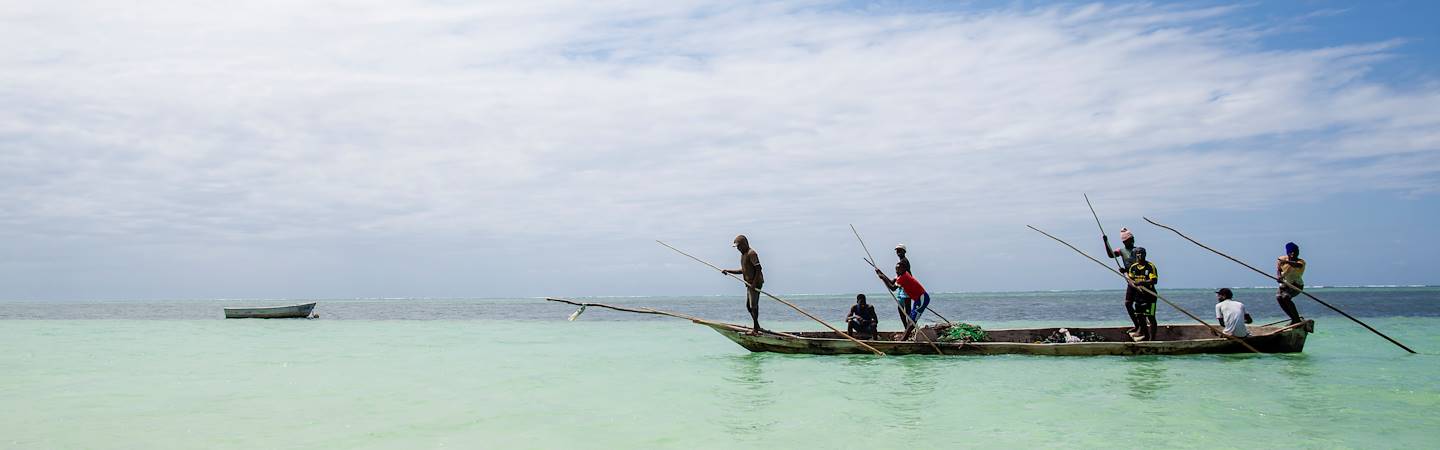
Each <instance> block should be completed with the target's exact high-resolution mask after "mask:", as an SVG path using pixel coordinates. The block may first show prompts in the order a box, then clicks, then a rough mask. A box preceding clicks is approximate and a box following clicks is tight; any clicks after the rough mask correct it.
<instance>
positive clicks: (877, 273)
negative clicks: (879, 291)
mask: <svg viewBox="0 0 1440 450" xmlns="http://www.w3.org/2000/svg"><path fill="white" fill-rule="evenodd" d="M875 276H878V277H880V281H884V282H885V287H886V288H887V289H890V290H892V291H893V290H895V281H894V280H891V279H890V277H887V276H885V272H882V271H880V269H875Z"/></svg>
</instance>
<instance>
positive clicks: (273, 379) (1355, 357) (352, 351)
mask: <svg viewBox="0 0 1440 450" xmlns="http://www.w3.org/2000/svg"><path fill="white" fill-rule="evenodd" d="M1377 291H1378V292H1379V293H1377ZM1401 291H1404V290H1389V291H1386V290H1362V292H1360V293H1357V294H1353V295H1347V294H1345V293H1343V292H1340V291H1335V292H1330V293H1328V294H1327V295H1326V296H1323V297H1325V298H1327V300H1330V301H1331V302H1332V303H1336V304H1337V305H1344V306H1346V307H1349V308H1347V309H1353V310H1356V311H1365V312H1369V313H1374V312H1375V311H1388V309H1385V308H1389V307H1384V308H1381V307H1378V306H1376V305H1389V304H1399V305H1401V306H1406V305H1408V308H1400V309H1402V310H1408V311H1412V312H1414V314H1411V315H1408V316H1398V315H1384V314H1380V315H1373V314H1372V315H1369V316H1364V317H1363V319H1364V320H1366V321H1367V322H1369V323H1371V324H1372V325H1374V326H1376V327H1377V328H1379V329H1381V330H1383V331H1386V332H1387V333H1389V334H1391V335H1392V336H1393V337H1395V338H1397V339H1399V340H1401V341H1402V342H1405V343H1406V344H1408V345H1410V346H1411V347H1412V348H1415V349H1416V350H1418V351H1420V352H1421V354H1418V355H1410V354H1406V353H1404V352H1403V351H1401V350H1399V349H1398V348H1396V347H1394V346H1392V345H1390V344H1389V343H1388V342H1385V341H1384V340H1382V339H1380V338H1378V337H1375V336H1373V335H1371V334H1369V332H1367V331H1365V330H1364V329H1362V328H1360V327H1359V326H1358V325H1354V324H1353V323H1350V322H1349V321H1346V320H1344V319H1343V318H1340V317H1338V316H1333V315H1325V314H1320V312H1319V311H1317V310H1316V308H1317V306H1315V305H1313V304H1309V305H1306V304H1302V308H1304V310H1305V311H1306V312H1307V314H1310V315H1311V316H1312V317H1315V318H1316V319H1317V320H1318V322H1319V323H1318V325H1317V330H1316V333H1315V334H1313V335H1311V336H1310V338H1309V341H1308V342H1307V344H1306V349H1305V352H1304V353H1302V354H1294V355H1224V356H1217V355H1201V356H1181V357H1075V358H1065V357H1033V356H991V357H934V356H906V357H884V358H879V357H872V356H858V355H857V356H808V355H776V354H752V353H748V352H746V351H745V350H744V349H742V348H740V347H739V346H737V345H735V344H733V343H731V342H729V341H728V340H726V339H724V338H723V337H721V336H720V335H718V334H716V333H714V332H713V331H711V330H709V329H708V328H705V327H701V326H697V325H692V324H689V323H688V322H685V321H680V320H673V319H661V318H646V317H639V316H632V315H623V314H621V313H613V312H608V311H601V310H596V309H593V308H592V309H590V310H588V311H587V312H586V313H585V315H584V316H583V317H582V318H581V319H580V320H578V321H576V322H566V321H565V320H564V317H565V316H566V315H568V314H569V313H570V312H571V311H573V309H572V308H568V307H563V306H560V305H554V304H549V303H546V302H543V301H538V300H534V299H530V300H525V299H514V300H433V301H414V300H375V301H355V302H356V305H364V306H355V305H350V306H348V307H347V306H345V302H343V301H327V302H322V303H321V306H320V308H319V311H321V313H322V315H323V317H325V318H323V319H320V320H270V321H262V320H219V319H215V318H189V317H188V316H185V317H186V318H183V319H167V320H147V319H141V318H139V317H146V315H145V314H142V312H141V311H135V310H136V309H139V310H142V311H149V312H153V311H155V310H157V308H158V309H159V310H167V309H173V310H176V311H190V309H189V308H194V311H200V310H202V309H203V310H206V311H208V312H207V313H206V314H208V315H212V316H218V314H216V312H215V311H214V310H213V307H214V306H215V305H217V304H219V303H225V302H214V301H175V302H168V303H166V302H71V303H69V304H68V308H70V309H65V308H61V310H62V311H65V312H63V313H62V312H56V311H55V310H53V309H52V310H50V311H49V312H41V311H35V310H34V308H37V306H36V304H32V303H19V302H11V303H0V311H4V314H5V315H4V316H0V317H7V318H10V319H15V318H20V317H25V318H33V319H34V320H0V404H3V405H5V408H3V409H0V447H4V448H197V447H203V448H445V447H450V448H455V447H459V448H636V447H642V448H657V447H658V448H761V447H764V448H797V447H804V448H817V447H829V448H894V447H900V446H905V447H911V446H915V447H919V448H954V447H975V446H981V445H984V446H1005V447H1021V446H1023V447H1036V446H1043V447H1086V448H1093V447H1101V446H1106V447H1125V448H1129V447H1142V446H1144V447H1159V446H1166V447H1235V446H1237V444H1238V443H1243V445H1244V446H1245V447H1284V448H1290V447H1325V448H1334V447H1365V448H1375V447H1382V448H1425V447H1433V446H1434V445H1435V444H1434V443H1435V442H1440V440H1437V437H1440V436H1437V433H1440V432H1437V431H1436V430H1440V317H1437V314H1436V312H1437V311H1440V298H1437V297H1436V295H1435V291H1434V290H1433V289H1418V290H1409V291H1404V292H1401ZM1257 292H1259V291H1257ZM1052 294H1053V293H1031V294H1030V295H1029V296H1027V295H1023V294H1013V295H1012V294H1005V295H1006V297H1003V298H1000V299H980V298H976V299H971V300H970V302H969V303H966V304H963V307H962V305H956V304H952V305H949V306H952V307H954V308H951V309H950V310H949V311H948V312H947V313H945V314H946V315H947V316H951V319H955V320H962V319H961V318H962V317H963V318H964V319H963V320H967V321H974V322H977V323H980V324H981V325H983V326H985V327H987V328H1007V327H1023V326H1051V325H1057V324H1059V325H1064V326H1085V325H1106V324H1117V323H1118V322H1114V321H1104V320H1094V319H1091V318H1087V317H1083V316H1084V315H1083V314H1077V313H1075V312H1074V311H1069V312H1067V310H1066V308H1064V307H1060V308H1057V309H1058V310H1059V311H1060V312H1058V313H1054V314H1055V316H1053V317H1037V318H1034V319H1024V320H1016V319H1002V318H994V317H990V316H987V314H988V313H982V311H990V310H992V309H993V311H1008V310H1009V309H1008V308H1006V306H1007V305H1009V306H1010V307H1014V304H1015V303H1017V302H1018V303H1023V302H1031V301H1040V300H1035V299H1046V298H1049V296H1051V295H1052ZM967 295H968V294H967ZM1085 295H1089V294H1074V295H1071V296H1069V297H1075V296H1079V297H1084V296H1085ZM1093 295H1094V296H1095V297H1096V298H1097V299H1108V298H1109V297H1108V296H1113V295H1115V293H1095V294H1093ZM1256 295H1258V294H1256ZM1377 298H1379V299H1380V300H1376V299H1377ZM1017 299H1019V300H1017ZM1195 299H1196V300H1203V297H1202V296H1199V295H1198V294H1197V295H1196V296H1195ZM610 300H615V301H616V302H617V303H621V302H624V303H629V304H649V305H651V306H656V307H661V306H668V307H669V308H670V309H674V310H679V311H684V312H688V313H706V312H710V313H712V314H710V315H705V314H702V315H705V316H706V317H714V316H716V315H720V316H722V317H718V318H720V319H723V320H732V321H733V320H736V319H737V317H736V316H737V315H736V314H733V313H728V312H727V313H723V314H721V312H722V311H728V308H729V307H731V306H734V305H731V303H733V302H731V301H730V300H733V299H728V298H724V299H711V298H695V299H675V298H651V299H645V298H630V299H606V300H599V301H610ZM805 301H806V302H808V304H809V306H807V309H811V310H812V312H816V313H817V314H818V313H822V311H824V312H823V314H828V315H837V314H838V315H840V316H843V307H844V306H845V305H846V304H848V299H847V298H844V297H842V296H830V297H824V296H817V298H807V299H806V300H805ZM1096 301H1102V300H1096ZM1103 301H1107V302H1108V300H1103ZM1362 301H1364V302H1367V303H1361V302H1362ZM427 302H428V303H427ZM1006 302H1008V303H1006ZM1056 302H1059V303H1063V302H1062V301H1060V300H1054V301H1053V302H1052V303H1056ZM661 303H665V304H666V305H661ZM991 303H996V304H994V305H992V304H991ZM1256 303H1257V305H1256V309H1261V310H1263V309H1264V308H1263V306H1264V305H1259V304H1258V303H1259V302H1256ZM1270 303H1271V304H1272V305H1271V306H1272V307H1273V301H1271V302H1270ZM197 304H198V305H203V306H204V308H201V307H197V306H195V305H197ZM427 304H428V305H429V306H425V305H427ZM165 305H169V306H170V308H166V307H165ZM456 305H460V306H456ZM464 305H471V306H472V307H473V308H474V309H477V310H488V309H487V308H489V309H494V310H496V311H507V312H506V313H504V315H509V314H520V313H517V312H515V311H517V310H518V311H522V312H528V313H530V314H531V315H529V316H528V319H522V318H518V317H502V318H487V317H488V316H492V315H491V314H473V315H465V314H460V313H459V312H458V311H460V310H463V309H464ZM497 305H499V306H497ZM772 305H773V304H772ZM772 305H767V307H768V308H767V310H766V311H767V312H770V313H772V314H771V316H774V319H773V320H769V321H767V325H768V326H770V327H773V328H776V329H815V328H817V327H818V325H816V324H814V323H807V322H803V321H798V320H796V319H795V315H794V314H788V315H787V314H783V313H782V312H780V311H777V309H776V308H775V306H772ZM802 306H804V305H802ZM982 306H983V307H982ZM1090 306H1091V305H1089V304H1088V303H1081V304H1079V305H1077V306H1075V308H1077V309H1080V310H1085V311H1089V310H1091V309H1093V308H1091V307H1090ZM1105 306H1113V305H1110V304H1109V303H1105ZM387 308H388V310H391V311H393V312H395V313H394V314H392V316H404V314H402V313H400V312H399V311H402V310H415V309H421V310H424V309H426V308H429V309H434V310H446V311H449V313H448V314H436V315H435V316H436V317H445V316H447V315H448V316H452V317H453V316H459V317H467V318H466V319H463V320H384V319H386V316H383V315H382V316H380V317H373V318H370V317H364V316H363V315H362V314H361V312H366V311H368V312H375V311H383V310H387ZM451 308H456V309H451ZM987 308H991V309H987ZM1377 308H1378V309H1377ZM712 309H713V311H712ZM831 309H834V310H836V311H838V312H836V311H830V310H831ZM96 310H105V311H108V313H107V314H106V315H109V316H120V317H128V318H122V319H100V318H95V317H92V316H90V315H89V314H90V312H93V311H96ZM817 310H819V311H817ZM117 311H129V312H128V313H124V314H121V313H118V312H117ZM327 311H328V312H327ZM1351 312H1352V313H1353V312H1355V311H1351ZM951 313H954V314H955V315H953V316H952V314H951ZM1033 313H1034V311H1033V310H1032V314H1033ZM1197 313H1201V314H1203V312H1197ZM883 314H884V310H883V309H882V315H883ZM493 315H501V314H500V313H496V314H493ZM740 315H743V311H742V312H741V313H740ZM890 315H891V316H893V312H892V313H891V314H890ZM1077 315H1079V316H1081V317H1075V316H1077ZM1257 315H1258V316H1262V317H1256V319H1257V321H1269V320H1264V319H1271V320H1273V319H1277V318H1278V317H1279V316H1278V315H1276V314H1269V315H1265V314H1257ZM182 316H183V315H182ZM767 317H768V316H767ZM1202 317H1203V315H1202ZM86 318H89V319H87V320H80V319H86ZM637 319H638V320H637ZM836 319H838V317H837V318H836ZM892 319H893V317H892ZM1162 320H1164V321H1166V322H1178V320H1168V319H1164V318H1163V317H1162Z"/></svg>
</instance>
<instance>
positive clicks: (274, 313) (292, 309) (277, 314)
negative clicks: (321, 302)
mask: <svg viewBox="0 0 1440 450" xmlns="http://www.w3.org/2000/svg"><path fill="white" fill-rule="evenodd" d="M314 310H315V304H314V303H306V304H303V305H290V306H271V307H266V308H225V318H226V319H285V318H301V319H303V318H306V317H310V313H311V312H313V311H314Z"/></svg>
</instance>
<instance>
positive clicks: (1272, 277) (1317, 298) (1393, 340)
mask: <svg viewBox="0 0 1440 450" xmlns="http://www.w3.org/2000/svg"><path fill="white" fill-rule="evenodd" d="M1145 221H1146V222H1150V224H1151V225H1154V226H1157V227H1160V228H1164V229H1167V230H1170V231H1171V232H1173V233H1175V234H1176V235H1179V236H1180V237H1181V238H1184V239H1185V240H1187V241H1190V243H1192V244H1195V245H1198V246H1200V248H1203V249H1206V250H1209V251H1211V252H1212V253H1215V254H1217V255H1220V256H1223V257H1225V259H1228V260H1231V261H1235V262H1236V263H1238V264H1240V265H1242V266H1245V267H1246V268H1249V269H1250V270H1253V271H1255V273H1258V274H1261V275H1264V276H1265V277H1266V278H1269V279H1272V280H1275V281H1277V282H1279V283H1281V284H1284V285H1285V286H1287V287H1289V288H1291V289H1294V290H1296V291H1299V292H1300V293H1301V294H1305V296H1306V297H1310V299H1311V300H1314V301H1315V302H1316V303H1319V304H1321V305H1325V307H1326V308H1330V309H1331V310H1334V311H1335V312H1337V313H1340V315H1342V316H1345V318H1347V319H1350V320H1353V321H1355V323H1358V324H1360V326H1362V327H1365V329H1367V330H1370V332H1371V333H1375V334H1376V335H1378V336H1380V337H1382V338H1385V340H1387V341H1390V343H1391V344H1395V345H1396V346H1399V347H1400V348H1403V349H1405V351H1407V352H1410V353H1415V351H1414V350H1411V349H1410V347H1406V346H1405V344H1401V343H1400V341H1397V340H1395V339H1392V338H1391V337H1390V336H1386V335H1385V333H1381V332H1380V330H1376V329H1375V328H1374V327H1371V326H1370V325H1367V324H1366V323H1365V322H1361V321H1360V319H1356V318H1355V316H1351V315H1350V314H1347V313H1345V311H1341V310H1340V308H1336V307H1335V306H1333V305H1331V304H1329V303H1326V302H1325V301H1324V300H1321V299H1320V297H1316V296H1314V295H1312V294H1311V293H1309V292H1307V291H1305V289H1302V288H1301V287H1299V286H1295V285H1293V284H1290V283H1288V282H1286V281H1285V280H1281V279H1279V278H1276V277H1274V276H1271V275H1270V274H1268V273H1265V271H1263V270H1260V269H1257V268H1255V266H1252V265H1249V264H1246V263H1245V262H1244V261H1240V260H1238V259H1235V258H1234V257H1232V256H1230V255H1227V254H1225V253H1223V252H1221V251H1219V250H1216V249H1213V248H1210V247H1209V246H1207V245H1205V244H1201V243H1200V242H1199V241H1196V240H1194V239H1191V238H1190V236H1186V235H1185V233H1181V232H1180V230H1176V229H1174V228H1171V227H1169V226H1166V225H1163V224H1161V223H1159V222H1156V221H1153V220H1150V218H1149V217H1146V218H1145Z"/></svg>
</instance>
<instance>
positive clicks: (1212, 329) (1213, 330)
mask: <svg viewBox="0 0 1440 450" xmlns="http://www.w3.org/2000/svg"><path fill="white" fill-rule="evenodd" d="M1026 226H1027V227H1030V229H1032V230H1035V231H1036V232H1037V233H1040V234H1043V235H1045V237H1048V238H1050V239H1054V240H1055V242H1059V243H1061V244H1063V245H1065V246H1066V247H1070V249H1071V250H1074V251H1075V253H1079V254H1080V256H1084V257H1085V258H1086V259H1089V260H1091V261H1094V262H1095V264H1099V265H1100V267H1104V268H1105V271H1106V272H1109V271H1110V265H1108V264H1105V263H1103V262H1100V260H1098V259H1095V257H1093V256H1090V255H1089V254H1086V253H1085V252H1083V251H1080V249H1078V248H1075V246H1073V245H1070V243H1069V242H1065V241H1064V240H1062V239H1060V238H1057V237H1055V236H1052V235H1050V233H1046V232H1044V231H1040V229H1039V228H1035V227H1033V226H1030V225H1026ZM1114 273H1115V274H1116V275H1119V276H1120V278H1124V279H1125V282H1126V283H1128V284H1130V285H1131V286H1134V287H1135V289H1139V290H1142V291H1145V293H1147V294H1151V295H1154V296H1155V298H1158V299H1160V300H1161V301H1164V302H1165V304H1167V305H1170V307H1172V308H1175V309H1177V310H1179V311H1180V312H1182V313H1185V315H1187V316H1190V318H1191V319H1195V321H1196V322H1200V324H1201V325H1204V326H1205V327H1206V328H1209V329H1210V332H1211V333H1214V334H1216V335H1220V336H1224V337H1225V338H1226V339H1230V340H1232V341H1235V342H1238V343H1240V345H1243V346H1245V348H1246V349H1248V350H1250V351H1252V352H1255V353H1260V351H1259V350H1256V349H1255V347H1251V346H1250V343H1248V342H1245V340H1244V339H1241V338H1238V337H1235V336H1231V335H1228V334H1225V333H1224V332H1223V331H1221V330H1220V329H1219V328H1216V327H1215V326H1214V325H1211V324H1210V322H1206V321H1205V320H1204V319H1201V318H1199V317H1196V316H1195V315H1194V314H1190V311H1186V310H1185V308H1181V307H1180V305H1176V304H1175V303H1174V302H1171V301H1170V300H1169V299H1166V298H1165V297H1163V296H1161V295H1160V293H1159V292H1155V291H1153V290H1151V289H1150V288H1147V287H1145V286H1141V285H1139V284H1138V283H1136V282H1135V281H1134V280H1131V279H1130V277H1127V276H1125V275H1124V274H1122V273H1119V272H1114ZM1152 337H1153V336H1152Z"/></svg>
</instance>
